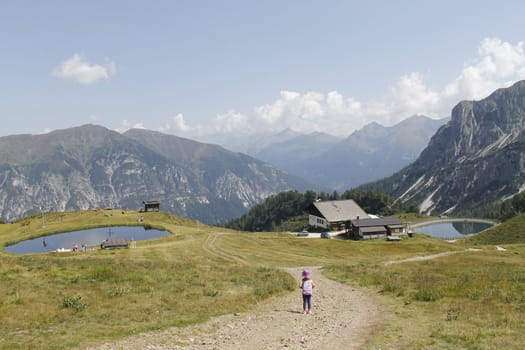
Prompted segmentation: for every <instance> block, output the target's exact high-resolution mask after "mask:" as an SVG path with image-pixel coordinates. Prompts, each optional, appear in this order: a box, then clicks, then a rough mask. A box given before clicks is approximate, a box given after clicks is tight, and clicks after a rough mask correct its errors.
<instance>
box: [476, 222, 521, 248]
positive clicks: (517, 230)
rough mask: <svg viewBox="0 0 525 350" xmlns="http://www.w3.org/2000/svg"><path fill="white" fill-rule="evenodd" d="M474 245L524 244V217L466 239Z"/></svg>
mask: <svg viewBox="0 0 525 350" xmlns="http://www.w3.org/2000/svg"><path fill="white" fill-rule="evenodd" d="M468 242H469V243H474V244H513V243H524V242H525V215H519V216H516V217H514V218H512V219H510V220H507V221H505V222H504V223H502V224H501V225H498V226H495V227H493V228H491V229H489V230H486V231H484V232H481V233H480V234H478V235H475V236H473V237H470V238H468Z"/></svg>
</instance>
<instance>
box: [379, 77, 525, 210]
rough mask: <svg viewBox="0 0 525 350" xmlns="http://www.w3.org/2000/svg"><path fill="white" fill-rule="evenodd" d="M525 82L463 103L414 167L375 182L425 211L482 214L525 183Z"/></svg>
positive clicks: (455, 109)
mask: <svg viewBox="0 0 525 350" xmlns="http://www.w3.org/2000/svg"><path fill="white" fill-rule="evenodd" d="M524 136H525V81H520V82H518V83H516V84H514V85H513V86H511V87H509V88H505V89H499V90H497V91H495V92H494V93H492V94H491V95H490V96H488V97H487V98H485V99H483V100H481V101H464V102H461V103H459V104H458V105H456V106H455V107H454V109H453V110H452V117H451V120H450V121H449V122H448V123H447V124H446V125H445V126H443V127H441V128H440V129H439V130H438V131H437V133H436V134H435V135H434V136H433V137H432V139H431V140H430V143H429V145H428V147H427V148H426V149H424V150H423V151H422V152H421V155H420V156H419V158H418V159H417V160H416V161H415V162H414V163H413V164H411V165H410V166H408V167H407V168H405V169H403V170H402V171H401V172H399V173H397V174H395V175H394V176H392V177H390V178H388V179H386V180H384V181H381V182H379V183H376V184H374V185H373V187H376V188H382V189H384V190H386V191H387V192H389V193H391V194H392V195H393V196H395V197H396V198H397V200H399V201H402V202H411V201H415V202H416V203H417V204H419V207H420V211H421V212H423V213H433V214H440V213H454V214H456V215H458V214H466V213H468V214H483V213H485V212H486V211H487V210H490V209H493V208H495V206H497V205H498V204H499V203H501V201H502V200H504V199H507V198H511V197H512V196H513V195H515V194H517V193H519V192H520V191H521V190H522V189H523V188H524V184H525V137H524Z"/></svg>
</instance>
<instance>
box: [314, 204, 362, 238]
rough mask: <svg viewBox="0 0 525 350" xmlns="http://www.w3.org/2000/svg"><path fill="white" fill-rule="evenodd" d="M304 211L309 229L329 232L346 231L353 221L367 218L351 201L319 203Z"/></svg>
mask: <svg viewBox="0 0 525 350" xmlns="http://www.w3.org/2000/svg"><path fill="white" fill-rule="evenodd" d="M306 211H307V212H308V214H309V217H308V225H309V226H310V227H318V228H324V229H328V230H331V231H341V230H348V229H349V228H350V225H351V222H352V221H353V220H356V219H359V218H360V217H361V218H367V217H368V215H367V214H366V212H365V211H364V210H363V209H361V207H360V206H359V205H358V204H357V203H356V202H355V201H353V200H352V199H347V200H337V201H322V202H321V201H319V202H314V203H312V204H311V205H310V206H309V207H308V208H307V209H306Z"/></svg>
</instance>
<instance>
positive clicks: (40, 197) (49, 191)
mask: <svg viewBox="0 0 525 350" xmlns="http://www.w3.org/2000/svg"><path fill="white" fill-rule="evenodd" d="M309 187H310V186H309V185H308V184H307V183H306V182H305V181H303V180H301V179H299V178H295V177H292V176H289V175H286V174H284V173H283V172H281V171H279V170H277V169H276V168H274V167H272V166H270V165H268V164H266V163H263V162H261V161H258V160H256V159H254V158H251V157H248V156H246V155H243V154H240V153H233V152H229V151H227V150H225V149H223V148H221V147H219V146H215V145H207V144H202V143H198V142H194V141H191V140H187V139H183V138H179V137H176V136H172V135H164V134H161V133H157V132H152V131H147V130H132V131H129V132H127V133H125V134H119V133H117V132H114V131H111V130H108V129H105V128H103V127H100V126H94V125H85V126H81V127H77V128H71V129H65V130H58V131H54V132H51V133H49V134H45V135H15V136H8V137H2V138H0V213H1V215H0V218H1V219H2V220H3V221H6V222H10V221H13V220H17V219H19V218H21V217H24V216H26V215H29V214H33V213H38V212H39V211H40V210H44V211H65V210H79V209H90V208H100V207H102V208H107V207H111V208H123V209H140V208H141V206H142V202H143V201H144V200H151V199H155V200H160V202H161V210H164V211H168V212H171V213H175V214H178V215H181V216H185V217H189V218H192V219H196V220H199V221H202V222H205V223H215V222H217V221H225V220H228V219H231V218H234V217H237V216H240V215H241V214H243V213H244V212H245V211H246V210H247V209H248V208H249V207H251V206H252V205H254V204H256V203H259V202H261V201H262V200H264V199H265V198H266V197H268V196H269V195H271V194H275V193H278V192H281V191H285V190H289V189H298V190H305V189H307V188H309Z"/></svg>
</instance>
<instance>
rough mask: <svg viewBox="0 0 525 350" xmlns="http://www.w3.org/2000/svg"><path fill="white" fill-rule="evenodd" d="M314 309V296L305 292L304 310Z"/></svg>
mask: <svg viewBox="0 0 525 350" xmlns="http://www.w3.org/2000/svg"><path fill="white" fill-rule="evenodd" d="M311 309H312V296H311V295H304V294H303V310H311Z"/></svg>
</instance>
